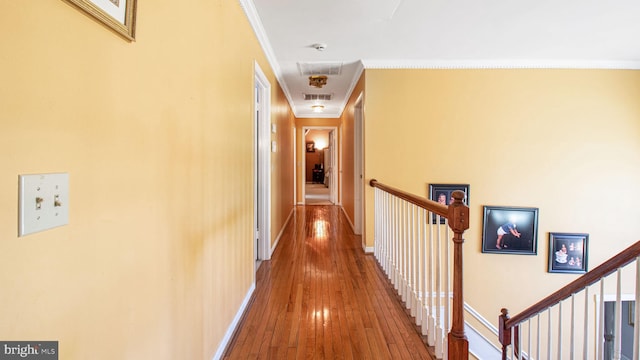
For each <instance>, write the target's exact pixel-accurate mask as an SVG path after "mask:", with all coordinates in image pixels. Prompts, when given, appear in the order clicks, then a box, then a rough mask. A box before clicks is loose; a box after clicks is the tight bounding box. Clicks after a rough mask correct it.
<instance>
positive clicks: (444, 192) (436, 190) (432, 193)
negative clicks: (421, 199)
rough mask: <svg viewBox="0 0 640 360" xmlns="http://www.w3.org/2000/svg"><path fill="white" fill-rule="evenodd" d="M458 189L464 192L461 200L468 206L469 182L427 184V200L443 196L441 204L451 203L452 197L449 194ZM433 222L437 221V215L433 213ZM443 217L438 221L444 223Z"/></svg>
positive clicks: (434, 199) (435, 199)
mask: <svg viewBox="0 0 640 360" xmlns="http://www.w3.org/2000/svg"><path fill="white" fill-rule="evenodd" d="M456 190H460V191H462V192H464V199H463V200H462V201H463V202H464V203H465V205H467V206H469V184H429V200H433V201H436V202H440V201H438V200H439V199H440V198H442V197H444V199H443V202H440V203H441V204H443V205H449V204H451V201H452V200H453V198H452V197H451V194H453V192H454V191H456ZM432 220H433V223H434V224H436V223H437V215H435V214H433V219H432ZM444 220H445V219H444V218H440V223H441V224H444Z"/></svg>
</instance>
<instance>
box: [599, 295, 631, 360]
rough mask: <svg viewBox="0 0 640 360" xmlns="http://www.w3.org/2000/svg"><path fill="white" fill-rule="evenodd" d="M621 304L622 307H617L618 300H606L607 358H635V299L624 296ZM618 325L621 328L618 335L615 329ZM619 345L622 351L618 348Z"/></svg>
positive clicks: (605, 340)
mask: <svg viewBox="0 0 640 360" xmlns="http://www.w3.org/2000/svg"><path fill="white" fill-rule="evenodd" d="M619 304H620V309H616V305H617V302H616V301H605V302H604V359H605V360H610V359H611V360H612V359H632V358H633V346H634V326H635V324H634V318H635V317H634V313H635V311H636V307H635V301H633V300H632V297H631V296H627V297H623V298H622V301H620V303H619ZM616 310H617V311H616ZM616 320H618V321H619V322H617V321H616ZM616 327H617V328H618V329H619V333H618V335H617V337H616V332H615V331H614V330H615V328H616ZM618 346H619V347H620V353H617V350H616V348H617V347H618Z"/></svg>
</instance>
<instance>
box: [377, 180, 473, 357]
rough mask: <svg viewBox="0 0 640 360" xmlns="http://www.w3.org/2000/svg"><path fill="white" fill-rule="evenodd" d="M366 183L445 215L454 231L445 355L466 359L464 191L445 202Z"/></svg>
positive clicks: (466, 214) (466, 209)
mask: <svg viewBox="0 0 640 360" xmlns="http://www.w3.org/2000/svg"><path fill="white" fill-rule="evenodd" d="M369 185H371V186H372V187H374V188H378V189H380V190H383V191H386V192H387V193H389V194H391V195H394V196H396V197H398V198H401V199H403V200H405V201H407V202H409V203H411V204H414V205H417V206H420V207H422V208H424V209H426V210H428V211H430V212H432V213H434V214H438V215H440V216H443V217H445V218H447V220H448V224H449V227H450V228H451V230H452V231H453V239H452V240H453V299H452V308H451V310H452V311H451V320H452V321H451V329H450V331H449V334H448V336H447V344H448V358H449V359H452V360H459V359H468V358H469V341H468V340H467V336H466V334H465V330H464V295H463V281H462V280H463V279H462V272H463V271H462V270H463V268H462V266H463V258H462V255H463V252H462V244H463V243H464V238H463V234H464V232H465V231H466V230H468V229H469V207H468V206H467V205H465V204H464V202H463V200H464V197H465V194H464V192H462V191H460V190H456V191H454V192H453V193H452V194H451V196H452V197H453V202H452V203H451V204H449V205H448V206H447V205H442V204H439V203H437V202H435V201H432V200H427V199H425V198H421V197H418V196H415V195H413V194H409V193H407V192H404V191H402V190H399V189H396V188H393V187H391V186H387V185H384V184H381V183H379V182H378V181H377V180H375V179H372V180H371V181H369Z"/></svg>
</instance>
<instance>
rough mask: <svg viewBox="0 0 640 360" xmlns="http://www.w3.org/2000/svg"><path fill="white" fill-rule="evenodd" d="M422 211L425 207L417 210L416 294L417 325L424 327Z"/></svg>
mask: <svg viewBox="0 0 640 360" xmlns="http://www.w3.org/2000/svg"><path fill="white" fill-rule="evenodd" d="M422 212H423V209H422V208H418V209H417V211H416V242H417V251H416V252H417V259H418V263H417V265H418V266H417V267H416V273H417V274H416V275H417V276H416V284H417V286H416V296H417V300H418V301H417V304H416V308H417V309H416V310H417V311H416V325H418V326H420V327H421V328H422V314H423V312H422V308H423V306H424V305H423V302H422V298H423V296H424V295H423V293H422V292H423V287H422V278H423V277H424V275H423V267H422V266H423V264H424V263H423V261H424V259H423V258H422V247H423V246H424V244H423V243H422V221H421V220H422Z"/></svg>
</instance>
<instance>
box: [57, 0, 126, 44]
mask: <svg viewBox="0 0 640 360" xmlns="http://www.w3.org/2000/svg"><path fill="white" fill-rule="evenodd" d="M65 1H66V2H68V3H70V4H72V5H75V6H76V7H78V8H79V9H81V10H83V11H84V12H85V13H87V14H88V15H90V16H92V17H93V18H95V19H96V20H98V21H100V22H102V23H103V24H104V25H106V26H108V27H109V28H111V29H112V30H113V31H115V32H116V33H118V34H120V35H122V36H123V37H124V38H126V39H128V40H135V24H136V0H65Z"/></svg>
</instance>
